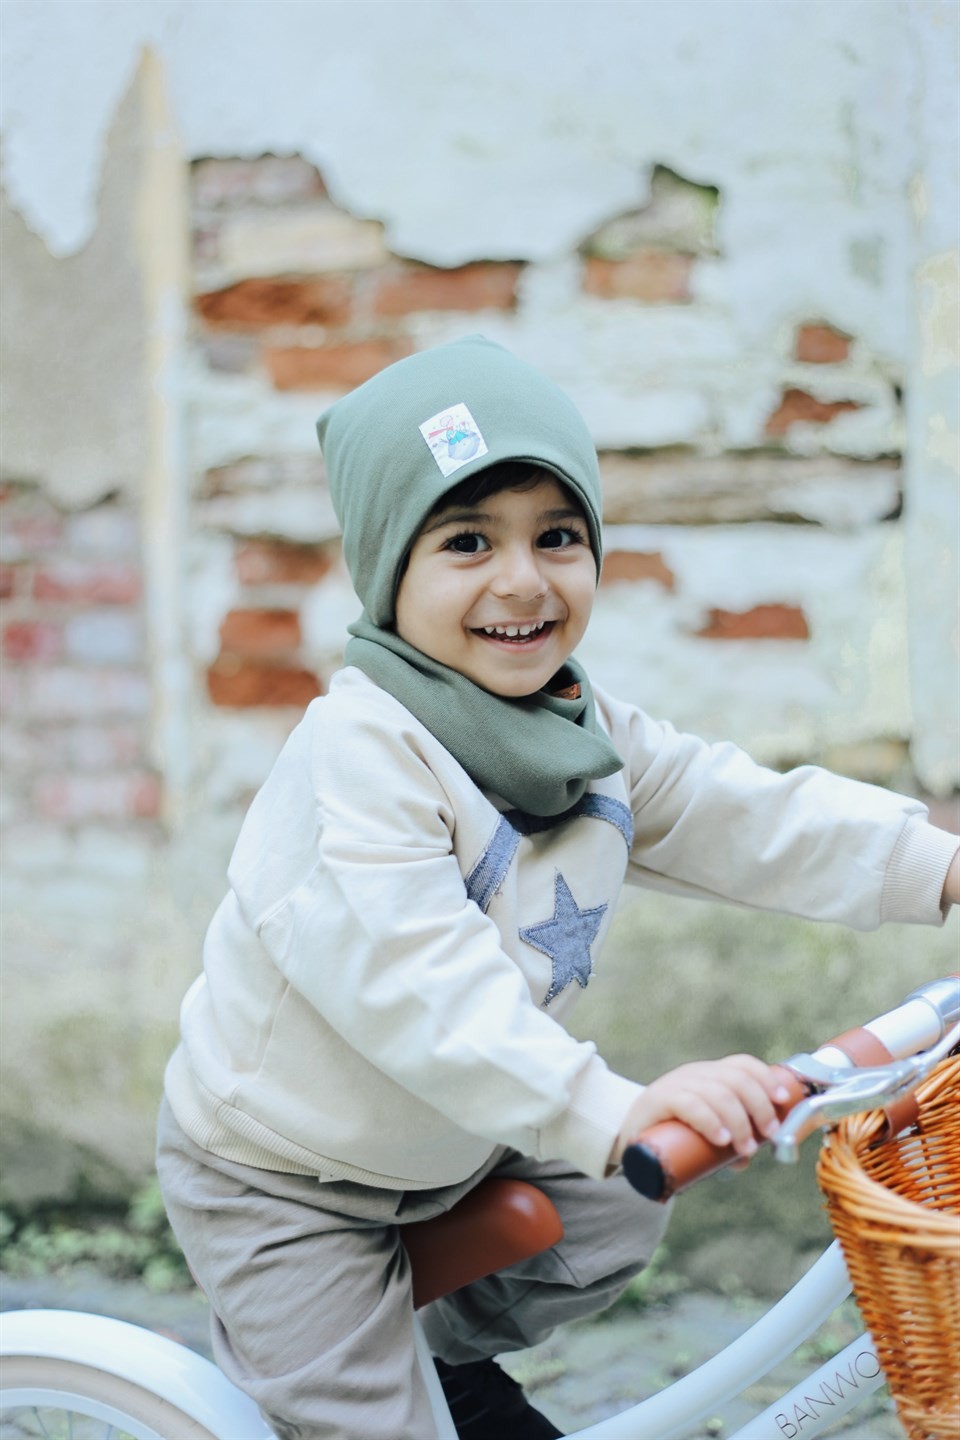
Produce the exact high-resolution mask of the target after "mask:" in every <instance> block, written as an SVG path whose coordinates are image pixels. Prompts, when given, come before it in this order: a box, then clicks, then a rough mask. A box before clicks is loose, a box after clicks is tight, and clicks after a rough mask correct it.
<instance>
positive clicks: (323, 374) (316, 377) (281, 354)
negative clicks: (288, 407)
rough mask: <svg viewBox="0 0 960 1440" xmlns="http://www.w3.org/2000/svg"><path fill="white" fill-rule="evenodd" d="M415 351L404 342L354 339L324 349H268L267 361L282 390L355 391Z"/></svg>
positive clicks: (274, 379)
mask: <svg viewBox="0 0 960 1440" xmlns="http://www.w3.org/2000/svg"><path fill="white" fill-rule="evenodd" d="M411 349H412V347H411V345H410V344H409V343H408V342H407V341H404V340H354V341H350V342H347V343H344V344H342V345H325V346H324V347H323V348H322V349H310V348H308V347H307V346H305V345H302V346H293V347H291V348H289V349H267V350H266V351H264V360H265V362H266V366H267V369H268V371H269V372H270V378H271V379H272V381H273V383H274V385H275V386H276V388H277V389H278V390H327V389H334V390H352V389H353V388H354V386H355V385H362V384H363V382H364V381H365V380H369V379H370V378H371V377H372V376H374V375H376V374H377V373H378V372H379V371H380V370H384V369H385V368H386V367H387V366H388V365H392V364H393V362H394V361H395V360H402V359H403V358H404V357H405V356H407V355H409V354H410V353H411Z"/></svg>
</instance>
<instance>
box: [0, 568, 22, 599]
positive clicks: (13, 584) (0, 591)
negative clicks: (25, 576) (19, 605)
mask: <svg viewBox="0 0 960 1440" xmlns="http://www.w3.org/2000/svg"><path fill="white" fill-rule="evenodd" d="M18 573H19V571H18V567H17V566H16V565H0V600H9V599H10V598H11V597H12V596H13V595H14V594H15V592H16V589H17V575H18Z"/></svg>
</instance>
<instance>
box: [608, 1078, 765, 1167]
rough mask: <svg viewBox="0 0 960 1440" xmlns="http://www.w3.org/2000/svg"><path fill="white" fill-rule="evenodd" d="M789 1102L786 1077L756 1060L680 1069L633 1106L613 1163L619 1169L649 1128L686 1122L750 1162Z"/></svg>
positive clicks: (648, 1089)
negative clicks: (628, 1149)
mask: <svg viewBox="0 0 960 1440" xmlns="http://www.w3.org/2000/svg"><path fill="white" fill-rule="evenodd" d="M787 1099H789V1092H788V1091H787V1090H786V1088H785V1087H784V1084H783V1081H782V1079H781V1077H780V1076H779V1075H778V1074H777V1072H776V1071H775V1070H773V1069H772V1068H771V1067H770V1066H769V1065H765V1064H764V1063H763V1061H762V1060H757V1059H756V1058H755V1057H754V1056H753V1055H728V1056H727V1058H726V1059H725V1060H701V1061H695V1062H693V1063H692V1064H689V1065H678V1066H677V1068H676V1070H668V1071H667V1073H666V1074H665V1075H661V1076H660V1077H659V1079H657V1080H654V1081H653V1082H652V1084H650V1085H648V1086H647V1088H646V1089H645V1090H644V1092H643V1094H642V1095H640V1096H639V1097H638V1098H637V1099H636V1100H635V1101H634V1103H633V1105H632V1106H631V1107H630V1110H629V1111H628V1113H627V1118H626V1120H625V1122H624V1124H623V1126H622V1127H621V1130H620V1134H619V1136H618V1138H617V1143H616V1145H615V1146H614V1150H613V1155H612V1157H611V1158H612V1159H613V1162H614V1163H615V1164H619V1162H620V1159H621V1157H622V1155H623V1151H624V1149H625V1148H626V1146H627V1145H629V1144H630V1143H631V1142H632V1141H633V1140H634V1139H635V1138H636V1136H637V1135H638V1134H639V1133H640V1131H641V1130H646V1129H647V1127H648V1126H650V1125H656V1124H657V1123H658V1122H659V1121H661V1120H682V1121H683V1122H684V1124H686V1125H689V1126H690V1128H691V1130H696V1131H697V1133H698V1134H700V1135H702V1136H704V1138H705V1139H707V1140H709V1141H710V1142H711V1144H713V1145H718V1146H721V1147H726V1146H728V1145H732V1146H733V1148H734V1150H736V1152H737V1154H738V1155H740V1156H742V1157H743V1159H744V1160H748V1159H749V1158H750V1156H751V1155H752V1154H753V1153H754V1151H755V1150H756V1148H757V1136H762V1137H763V1138H765V1139H769V1138H770V1136H771V1135H773V1133H774V1132H775V1131H776V1129H777V1127H778V1125H779V1123H780V1122H779V1120H778V1118H777V1112H776V1110H775V1108H774V1107H775V1105H777V1104H780V1103H782V1102H783V1101H785V1100H787Z"/></svg>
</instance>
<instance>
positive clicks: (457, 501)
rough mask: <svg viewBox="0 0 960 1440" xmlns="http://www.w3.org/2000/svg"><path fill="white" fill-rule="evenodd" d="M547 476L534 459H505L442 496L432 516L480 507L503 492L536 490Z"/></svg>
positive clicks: (432, 511)
mask: <svg viewBox="0 0 960 1440" xmlns="http://www.w3.org/2000/svg"><path fill="white" fill-rule="evenodd" d="M545 474H550V472H549V471H544V470H542V469H541V468H540V467H539V466H538V465H536V464H535V463H534V462H533V461H530V460H501V462H500V464H499V465H490V466H488V468H487V469H486V470H481V471H480V474H479V475H471V476H469V477H468V478H467V479H466V480H461V481H460V483H459V485H454V487H453V489H452V490H448V491H447V493H446V494H445V495H441V497H440V499H439V500H438V501H437V503H436V505H434V507H433V509H432V510H431V511H430V514H431V515H439V514H440V512H441V510H450V509H452V508H453V507H454V506H457V507H469V506H472V505H479V503H480V501H481V500H489V498H490V496H491V495H499V494H500V492H501V491H502V490H533V489H534V488H535V486H537V485H539V483H540V481H541V479H542V478H543V476H544V475H545ZM558 483H562V482H558Z"/></svg>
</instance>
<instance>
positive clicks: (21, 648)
mask: <svg viewBox="0 0 960 1440" xmlns="http://www.w3.org/2000/svg"><path fill="white" fill-rule="evenodd" d="M3 653H4V655H5V656H6V657H7V659H8V660H47V661H49V660H59V659H60V656H61V655H62V654H63V630H62V627H61V626H59V625H52V624H50V623H48V622H46V621H41V620H12V621H11V622H10V624H9V625H6V626H4V630H3Z"/></svg>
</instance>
